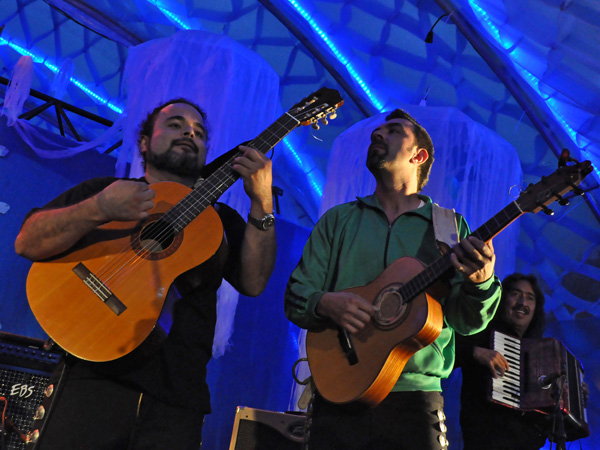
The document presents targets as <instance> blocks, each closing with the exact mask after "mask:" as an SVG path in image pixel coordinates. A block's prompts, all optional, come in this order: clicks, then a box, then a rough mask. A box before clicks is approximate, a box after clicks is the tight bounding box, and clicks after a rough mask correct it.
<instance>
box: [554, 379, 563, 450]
mask: <svg viewBox="0 0 600 450" xmlns="http://www.w3.org/2000/svg"><path fill="white" fill-rule="evenodd" d="M559 382H560V387H559V386H558V383H559ZM564 388H565V376H564V375H561V376H560V377H558V378H557V379H556V380H554V381H553V382H552V388H551V389H552V398H554V399H555V401H556V404H555V407H554V413H553V421H552V422H553V426H552V432H551V433H550V441H551V442H554V443H555V444H556V450H566V449H567V447H566V440H567V433H566V431H565V418H564V416H563V413H562V410H561V409H560V398H561V397H562V393H563V390H564Z"/></svg>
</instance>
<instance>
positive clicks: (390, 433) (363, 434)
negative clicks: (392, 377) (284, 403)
mask: <svg viewBox="0 0 600 450" xmlns="http://www.w3.org/2000/svg"><path fill="white" fill-rule="evenodd" d="M443 407H444V399H443V397H442V396H441V394H440V393H439V392H392V393H391V394H389V395H388V396H387V398H386V399H385V400H384V401H383V402H381V403H380V404H379V405H378V406H376V407H375V408H368V409H367V408H364V407H362V406H361V405H358V404H354V403H353V404H349V405H335V404H332V403H329V402H327V401H326V400H324V399H323V398H322V397H320V396H318V395H317V396H316V398H315V401H314V404H313V411H312V418H311V419H310V420H311V423H310V427H309V433H310V434H309V440H308V449H309V450H338V449H339V450H416V449H418V450H434V449H435V450H445V449H447V441H446V425H445V423H444V419H445V416H444V412H443Z"/></svg>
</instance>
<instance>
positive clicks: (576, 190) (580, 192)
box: [573, 187, 583, 195]
mask: <svg viewBox="0 0 600 450" xmlns="http://www.w3.org/2000/svg"><path fill="white" fill-rule="evenodd" d="M573 194H575V195H583V189H581V188H580V187H575V188H573Z"/></svg>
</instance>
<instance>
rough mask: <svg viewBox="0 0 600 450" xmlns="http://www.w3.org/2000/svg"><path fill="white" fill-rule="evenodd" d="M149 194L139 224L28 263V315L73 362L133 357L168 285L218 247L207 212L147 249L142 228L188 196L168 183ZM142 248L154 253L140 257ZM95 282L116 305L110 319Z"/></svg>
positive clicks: (213, 216) (213, 217) (215, 218)
mask: <svg viewBox="0 0 600 450" xmlns="http://www.w3.org/2000/svg"><path fill="white" fill-rule="evenodd" d="M152 189H153V190H154V191H155V192H156V197H155V199H154V202H155V207H154V208H153V209H152V210H151V211H149V214H150V217H149V218H148V219H147V220H145V221H142V222H111V223H108V224H106V225H103V226H102V227H100V228H99V229H98V230H96V231H94V232H93V233H91V235H90V236H89V237H91V238H92V242H93V243H91V244H89V245H87V246H85V247H83V248H78V249H77V250H75V251H73V252H71V253H69V254H67V255H65V256H61V257H59V258H57V259H53V260H49V261H44V262H35V263H33V265H32V267H31V270H30V271H29V275H28V277H27V296H28V299H29V305H30V307H31V310H32V311H33V314H34V315H35V317H36V319H37V320H38V322H39V323H40V325H41V326H42V328H43V329H44V330H45V331H46V333H48V335H49V336H50V337H51V338H52V339H53V340H54V341H55V342H56V343H57V344H58V345H60V346H61V347H62V348H63V349H65V350H66V351H68V352H69V353H71V354H73V355H75V356H77V357H79V358H82V359H85V360H89V361H97V362H100V361H112V360H115V359H117V358H120V357H122V356H124V355H126V354H128V353H129V352H131V351H133V350H134V349H136V348H137V347H138V346H139V345H140V344H141V343H142V342H143V341H144V340H145V339H146V338H147V337H148V335H149V334H150V332H151V331H152V330H153V329H154V327H155V324H156V323H157V320H158V318H159V316H160V314H161V312H162V310H163V306H164V304H165V299H166V295H167V291H168V289H169V286H170V285H171V283H172V282H173V281H174V280H175V278H176V277H177V276H179V275H180V274H182V273H184V272H186V271H187V270H189V269H192V268H194V267H196V266H197V265H199V264H201V263H203V262H204V261H206V260H207V259H209V258H210V257H211V256H212V255H214V254H215V252H216V251H217V249H218V248H219V246H220V245H221V241H222V239H223V225H222V224H221V221H220V218H219V215H218V214H217V212H216V211H215V210H214V208H212V207H211V206H209V207H208V208H207V209H205V210H204V211H203V212H202V213H200V214H199V215H198V217H196V218H195V219H194V220H193V221H191V222H190V223H189V224H188V225H187V227H186V228H185V229H184V230H183V231H180V232H179V233H176V234H172V235H171V237H170V238H169V239H168V242H166V244H167V245H165V246H164V247H163V248H154V247H155V246H156V242H154V243H153V242H152V239H151V237H152V233H149V232H148V230H149V228H148V226H149V225H152V224H153V223H155V222H156V221H157V220H158V219H159V218H160V217H162V216H163V214H164V213H165V212H166V211H168V210H169V209H170V208H171V207H172V206H173V205H174V204H175V203H177V202H178V201H179V200H180V199H182V198H183V197H185V196H186V195H187V194H188V193H189V192H190V189H189V188H187V187H185V186H183V185H181V184H178V183H172V182H161V183H156V184H153V185H152ZM140 236H141V237H142V239H140ZM140 241H141V245H143V246H146V247H145V248H146V249H142V248H141V246H140ZM150 244H153V245H154V247H153V248H152V249H151V250H148V248H149V247H148V245H150ZM80 263H82V264H83V266H84V267H85V268H86V269H87V270H89V272H90V273H91V274H92V275H93V277H94V281H93V283H91V286H93V287H94V289H92V288H91V287H90V286H88V284H86V283H85V282H84V280H83V279H82V277H81V276H80V275H78V274H77V273H76V272H74V270H73V269H74V268H75V267H76V266H78V265H79V264H80ZM79 267H82V266H79ZM96 279H97V280H99V281H101V282H102V283H103V285H104V286H105V287H106V288H108V289H109V290H110V293H112V294H113V295H114V297H115V298H116V301H117V302H118V303H120V304H121V306H120V309H119V310H118V311H115V310H114V308H111V307H109V306H108V303H109V302H105V301H103V300H102V298H104V297H103V295H104V291H103V290H101V291H100V292H99V293H98V290H97V289H96V287H95V286H96V284H97V283H96V281H95V280H96ZM94 283H96V284H94ZM112 300H113V299H111V301H112ZM121 309H122V311H121ZM119 311H120V312H119Z"/></svg>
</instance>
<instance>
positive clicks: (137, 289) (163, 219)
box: [27, 88, 343, 362]
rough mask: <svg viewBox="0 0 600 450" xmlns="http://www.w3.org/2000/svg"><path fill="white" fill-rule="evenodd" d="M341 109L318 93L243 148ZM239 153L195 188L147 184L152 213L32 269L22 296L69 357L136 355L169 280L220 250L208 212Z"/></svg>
mask: <svg viewBox="0 0 600 450" xmlns="http://www.w3.org/2000/svg"><path fill="white" fill-rule="evenodd" d="M342 104H343V100H342V98H341V97H340V95H339V93H338V92H337V91H335V90H333V89H327V88H322V89H319V90H318V91H316V92H315V93H313V94H311V95H309V96H308V97H306V98H305V99H303V100H302V101H301V102H299V103H297V104H296V105H294V107H292V108H291V109H290V110H289V111H288V112H286V113H285V114H283V115H282V116H281V117H280V118H279V119H277V121H275V122H274V123H273V124H271V125H270V126H269V127H268V128H267V129H266V130H265V131H263V132H262V133H261V134H260V135H259V136H258V137H256V138H255V139H253V140H252V141H250V142H247V143H246V145H248V146H250V147H253V148H255V149H257V150H259V151H261V152H263V153H266V152H267V151H269V150H270V149H271V148H273V146H275V144H277V143H278V142H279V141H280V140H281V139H283V137H285V136H286V135H287V134H288V133H290V132H291V131H292V130H293V129H295V128H296V127H298V126H300V125H309V124H313V125H314V124H316V122H317V121H318V120H321V121H322V122H324V123H326V122H327V118H330V119H331V118H334V117H335V114H336V113H335V111H336V110H337V108H338V107H340V106H341V105H342ZM235 157H237V153H236V154H235V155H234V156H232V157H231V158H230V159H228V160H227V161H225V162H224V163H223V164H222V165H221V166H220V167H219V168H218V169H217V170H215V171H214V172H213V173H212V174H211V175H210V176H209V177H207V178H206V179H205V180H204V181H203V182H202V183H201V184H200V185H199V186H198V187H196V188H195V189H193V190H191V189H189V188H187V187H186V186H183V185H181V184H178V183H172V182H161V183H155V184H153V185H152V189H153V190H154V191H155V193H156V197H155V199H154V202H155V206H154V208H153V209H152V210H150V211H149V213H150V216H149V218H148V219H146V220H144V221H141V222H111V223H108V224H106V225H103V226H102V227H100V228H98V229H97V230H95V231H94V232H93V234H94V235H93V236H92V239H90V241H91V242H95V243H93V244H90V245H88V246H86V247H84V248H81V249H77V250H74V251H72V252H71V253H68V254H66V255H60V256H59V257H58V258H56V259H52V260H49V261H43V262H35V263H33V265H32V267H31V269H30V271H29V274H28V277H27V297H28V300H29V305H30V307H31V310H32V311H33V314H34V315H35V317H36V319H37V320H38V322H39V323H40V325H41V326H42V328H43V329H44V331H46V333H48V335H49V336H50V337H51V338H52V339H53V340H54V341H55V342H56V343H57V344H58V345H60V346H61V347H62V348H63V349H65V350H66V351H67V352H69V353H71V354H73V355H75V356H77V357H79V358H82V359H85V360H89V361H97V362H100V361H112V360H116V359H118V358H120V357H122V356H125V355H127V354H129V353H130V352H132V351H133V350H134V349H136V348H138V347H139V346H140V344H141V343H142V342H143V341H144V340H145V339H146V338H147V337H148V336H149V334H150V332H151V331H152V330H153V329H154V327H155V325H156V323H157V320H158V319H159V317H160V315H161V312H162V310H163V307H164V304H165V297H166V294H167V291H168V289H169V286H170V285H171V283H172V282H173V280H174V279H175V278H176V277H177V276H179V275H180V274H181V273H184V272H186V271H187V270H189V269H192V268H193V267H196V266H197V265H199V264H201V263H203V262H204V261H206V260H207V259H208V258H210V257H211V256H212V255H213V254H214V253H215V252H216V251H217V249H218V248H219V246H220V244H221V241H222V238H223V225H222V224H221V221H220V219H219V216H218V214H217V212H216V211H215V210H214V208H213V207H212V206H211V205H212V204H213V203H214V202H215V201H216V200H217V199H218V198H219V197H220V196H221V194H222V193H223V192H225V190H226V189H227V188H229V187H230V186H231V185H232V184H233V183H234V182H235V181H236V180H237V179H238V177H239V176H238V175H237V174H236V173H235V172H233V170H232V169H231V167H232V165H233V160H234V158H235Z"/></svg>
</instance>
